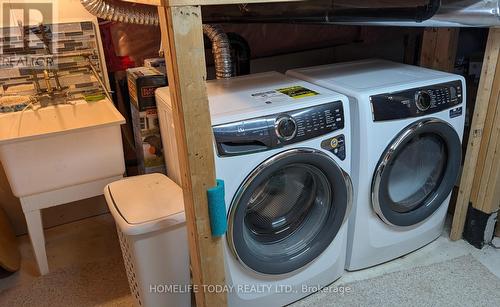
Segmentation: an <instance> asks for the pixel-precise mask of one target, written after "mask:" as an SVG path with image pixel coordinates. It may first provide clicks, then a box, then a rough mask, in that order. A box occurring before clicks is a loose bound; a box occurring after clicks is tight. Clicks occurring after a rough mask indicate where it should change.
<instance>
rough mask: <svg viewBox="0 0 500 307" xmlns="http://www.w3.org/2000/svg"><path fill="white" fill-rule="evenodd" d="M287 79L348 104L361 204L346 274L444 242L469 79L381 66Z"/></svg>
mask: <svg viewBox="0 0 500 307" xmlns="http://www.w3.org/2000/svg"><path fill="white" fill-rule="evenodd" d="M287 74H288V75H290V76H295V77H298V78H301V79H303V80H308V81H310V82H312V83H315V84H318V85H321V86H324V87H326V88H330V89H332V90H335V91H338V92H340V93H343V94H346V95H347V96H348V97H349V101H350V106H351V115H352V118H351V122H352V127H353V134H352V136H353V139H352V141H353V143H352V144H353V147H352V149H353V155H352V159H353V160H352V161H353V165H352V167H353V168H352V171H353V183H354V190H355V193H354V195H355V197H354V199H355V201H354V206H353V212H352V214H351V217H350V220H349V234H348V249H347V260H346V269H348V270H357V269H362V268H366V267H370V266H373V265H376V264H379V263H383V262H386V261H389V260H391V259H394V258H397V257H400V256H403V255H405V254H407V253H409V252H411V251H414V250H416V249H418V248H420V247H422V246H424V245H426V244H428V243H430V242H432V241H433V240H435V239H436V238H438V237H439V236H440V234H441V233H442V229H443V225H444V221H445V217H446V213H447V208H448V204H449V201H450V195H451V192H452V189H453V186H454V184H455V182H456V180H457V177H458V176H459V171H460V165H461V152H462V147H461V140H462V135H463V130H464V119H465V101H466V100H465V80H464V78H463V77H461V76H458V75H453V74H449V73H445V72H439V71H434V70H429V69H425V68H421V67H416V66H409V65H404V64H399V63H393V62H389V61H383V60H363V61H357V62H349V63H341V64H333V65H325V66H318V67H311V68H304V69H297V70H293V71H289V72H288V73H287Z"/></svg>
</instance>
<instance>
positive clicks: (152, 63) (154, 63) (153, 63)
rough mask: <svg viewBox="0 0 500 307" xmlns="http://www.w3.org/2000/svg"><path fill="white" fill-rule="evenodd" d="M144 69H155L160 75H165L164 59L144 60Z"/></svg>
mask: <svg viewBox="0 0 500 307" xmlns="http://www.w3.org/2000/svg"><path fill="white" fill-rule="evenodd" d="M144 66H145V67H152V68H155V69H157V70H158V71H159V72H161V73H162V74H165V75H167V66H166V64H165V58H150V59H145V60H144Z"/></svg>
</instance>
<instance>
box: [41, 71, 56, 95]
mask: <svg viewBox="0 0 500 307" xmlns="http://www.w3.org/2000/svg"><path fill="white" fill-rule="evenodd" d="M43 79H44V80H45V86H47V93H48V94H52V92H53V91H54V90H53V89H52V84H51V83H50V75H49V71H48V70H47V69H44V71H43Z"/></svg>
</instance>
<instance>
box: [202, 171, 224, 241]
mask: <svg viewBox="0 0 500 307" xmlns="http://www.w3.org/2000/svg"><path fill="white" fill-rule="evenodd" d="M224 194H225V192H224V181H223V180H219V179H217V186H216V187H214V188H210V189H208V191H207V195H208V214H209V215H210V229H211V230H212V236H214V237H220V236H223V235H224V234H225V233H226V230H227V218H226V202H225V200H224Z"/></svg>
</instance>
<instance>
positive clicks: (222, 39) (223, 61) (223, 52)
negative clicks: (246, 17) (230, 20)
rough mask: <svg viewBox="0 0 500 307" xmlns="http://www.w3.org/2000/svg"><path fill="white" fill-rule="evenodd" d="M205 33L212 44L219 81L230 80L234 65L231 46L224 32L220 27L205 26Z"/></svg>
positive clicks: (216, 74)
mask: <svg viewBox="0 0 500 307" xmlns="http://www.w3.org/2000/svg"><path fill="white" fill-rule="evenodd" d="M203 33H205V35H206V36H207V37H208V39H210V41H211V42H212V54H213V55H214V62H215V76H216V78H217V79H224V78H230V77H231V76H232V70H233V65H232V61H231V44H230V43H229V38H228V37H227V35H226V33H224V30H222V28H221V27H220V26H219V25H208V24H204V25H203Z"/></svg>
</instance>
